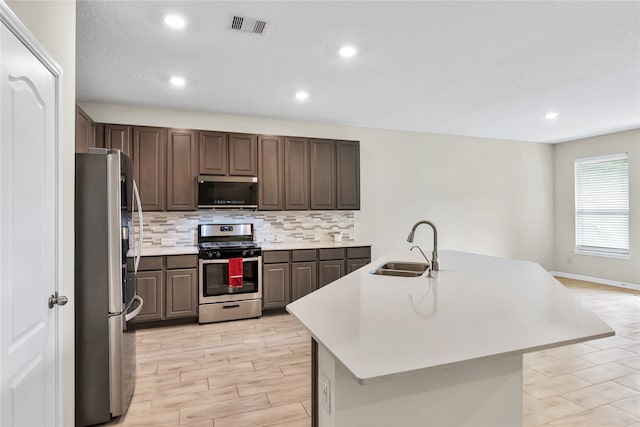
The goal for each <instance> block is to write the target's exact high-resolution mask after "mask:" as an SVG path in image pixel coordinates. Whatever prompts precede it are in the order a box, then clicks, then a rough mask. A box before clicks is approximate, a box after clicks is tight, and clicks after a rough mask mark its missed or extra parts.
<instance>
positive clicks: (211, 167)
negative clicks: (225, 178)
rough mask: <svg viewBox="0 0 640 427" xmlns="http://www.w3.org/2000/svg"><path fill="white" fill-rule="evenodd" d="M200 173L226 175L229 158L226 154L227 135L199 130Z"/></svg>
mask: <svg viewBox="0 0 640 427" xmlns="http://www.w3.org/2000/svg"><path fill="white" fill-rule="evenodd" d="M198 137H199V140H200V142H199V145H200V155H199V157H200V162H199V165H200V168H199V171H200V174H202V175H227V173H228V170H229V160H228V155H227V140H228V135H227V134H226V133H221V132H204V131H203V132H199V133H198Z"/></svg>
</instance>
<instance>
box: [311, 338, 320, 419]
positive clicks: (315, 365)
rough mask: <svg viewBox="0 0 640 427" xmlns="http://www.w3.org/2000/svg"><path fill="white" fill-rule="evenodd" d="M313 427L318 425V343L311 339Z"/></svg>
mask: <svg viewBox="0 0 640 427" xmlns="http://www.w3.org/2000/svg"><path fill="white" fill-rule="evenodd" d="M311 427H319V423H318V343H317V342H316V340H314V339H313V338H311Z"/></svg>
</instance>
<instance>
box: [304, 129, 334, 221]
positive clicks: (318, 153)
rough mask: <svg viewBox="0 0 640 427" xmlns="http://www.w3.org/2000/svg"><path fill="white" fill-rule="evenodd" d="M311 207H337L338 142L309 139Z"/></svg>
mask: <svg viewBox="0 0 640 427" xmlns="http://www.w3.org/2000/svg"><path fill="white" fill-rule="evenodd" d="M309 155H310V161H309V170H310V185H311V191H310V195H311V204H310V206H311V209H325V210H326V209H335V208H336V142H335V141H333V140H328V139H311V140H310V141H309Z"/></svg>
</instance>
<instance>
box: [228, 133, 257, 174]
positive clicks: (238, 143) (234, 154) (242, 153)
mask: <svg viewBox="0 0 640 427" xmlns="http://www.w3.org/2000/svg"><path fill="white" fill-rule="evenodd" d="M256 146H257V137H256V135H248V134H240V133H232V134H229V175H238V176H257V175H258V161H257V154H258V153H257V149H256Z"/></svg>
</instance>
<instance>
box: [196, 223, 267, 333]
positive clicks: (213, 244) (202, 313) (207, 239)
mask: <svg viewBox="0 0 640 427" xmlns="http://www.w3.org/2000/svg"><path fill="white" fill-rule="evenodd" d="M198 247H199V253H198V257H199V258H200V260H199V267H200V268H199V270H200V272H199V274H200V277H199V281H198V287H199V303H200V307H199V308H200V309H199V314H198V321H199V322H200V323H211V322H220V321H223V320H236V319H247V318H251V317H260V316H261V315H262V249H260V247H259V246H258V245H257V244H256V243H255V241H254V229H253V224H200V225H199V226H198ZM240 262H241V270H242V274H241V275H237V276H233V274H232V275H231V276H232V277H235V279H234V280H232V279H231V278H230V274H229V265H230V263H232V264H233V263H237V264H236V266H237V267H238V268H239V266H240ZM232 270H233V266H232ZM240 276H241V277H240Z"/></svg>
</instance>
